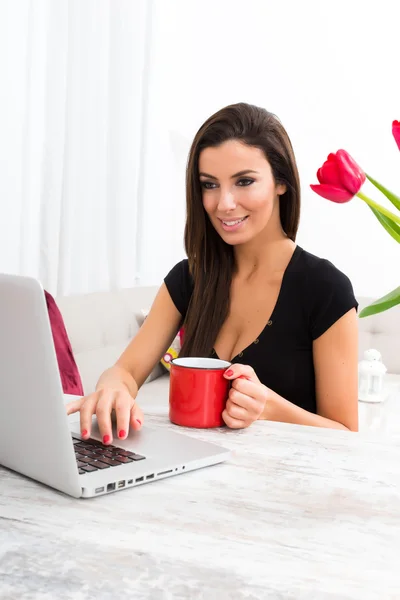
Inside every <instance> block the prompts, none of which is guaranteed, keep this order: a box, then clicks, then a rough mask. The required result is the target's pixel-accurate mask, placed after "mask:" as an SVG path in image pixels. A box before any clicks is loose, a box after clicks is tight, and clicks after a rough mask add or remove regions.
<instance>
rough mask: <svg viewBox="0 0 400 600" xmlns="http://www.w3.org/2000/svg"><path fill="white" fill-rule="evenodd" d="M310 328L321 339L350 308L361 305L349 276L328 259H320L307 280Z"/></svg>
mask: <svg viewBox="0 0 400 600" xmlns="http://www.w3.org/2000/svg"><path fill="white" fill-rule="evenodd" d="M307 287H308V290H307V292H308V298H309V302H310V328H311V337H312V339H313V340H316V339H317V338H319V337H320V336H321V335H322V334H323V333H325V331H327V330H328V329H329V327H331V326H332V325H333V324H334V323H336V321H338V320H339V319H340V318H341V317H343V315H345V314H346V313H347V312H348V311H349V310H351V309H352V308H355V309H356V310H357V308H358V302H357V300H356V298H355V296H354V292H353V286H352V284H351V281H350V279H349V278H348V277H347V275H345V274H344V273H342V272H341V271H339V269H337V268H336V267H335V266H334V265H333V264H332V263H331V262H329V261H328V260H320V261H319V262H318V265H315V267H314V268H313V269H312V272H311V273H310V276H309V279H308V286H307Z"/></svg>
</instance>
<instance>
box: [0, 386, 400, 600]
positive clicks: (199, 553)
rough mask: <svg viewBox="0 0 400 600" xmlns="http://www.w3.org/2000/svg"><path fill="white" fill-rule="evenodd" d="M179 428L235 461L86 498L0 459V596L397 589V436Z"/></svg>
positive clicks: (277, 594)
mask: <svg viewBox="0 0 400 600" xmlns="http://www.w3.org/2000/svg"><path fill="white" fill-rule="evenodd" d="M394 393H395V392H394ZM395 400H396V398H394V397H393V401H395ZM397 401H398V402H400V395H398V396H397ZM147 423H148V424H151V425H154V426H156V427H173V426H172V425H171V424H170V423H169V422H168V419H167V416H166V411H165V410H156V409H154V411H153V415H150V416H148V418H147ZM187 433H188V435H193V436H198V437H199V438H202V439H205V440H210V441H214V442H217V443H220V444H222V445H225V446H227V447H230V448H232V449H233V450H234V451H235V452H234V456H233V458H232V460H231V461H230V462H229V463H225V464H222V465H219V466H215V467H211V468H208V469H203V470H201V471H195V472H192V473H187V474H184V475H181V476H178V477H175V478H171V479H168V480H164V481H159V482H154V483H150V484H148V485H144V486H142V487H139V488H136V489H130V490H125V491H122V492H118V493H115V494H111V495H108V496H102V497H98V498H95V499H92V500H75V499H73V498H69V497H67V496H64V495H62V494H60V493H57V492H55V491H53V490H51V489H49V488H46V487H44V486H42V485H39V484H37V483H35V482H33V481H30V480H28V479H25V478H23V477H20V476H19V475H17V474H14V473H12V472H10V471H7V470H5V469H2V468H0V598H1V600H14V599H15V600H17V599H18V600H20V599H23V600H25V599H26V600H28V599H29V600H36V599H38V600H59V599H60V600H61V599H74V600H91V599H93V600H95V599H96V600H103V599H104V600H108V599H109V600H115V599H117V598H128V599H133V600H140V599H144V598H146V599H147V598H149V599H154V600H164V599H165V600H167V599H172V598H173V599H191V600H192V599H193V600H199V599H206V600H214V599H215V600H217V599H218V600H224V599H232V600H241V599H244V598H246V599H254V598H256V599H260V600H264V599H268V598H273V599H278V598H279V599H285V600H286V599H293V600H302V599H310V600H311V599H312V600H314V599H317V600H320V599H321V600H324V599H329V600H331V599H333V598H338V599H339V598H340V599H341V600H343V599H360V600H361V599H362V600H366V599H369V598H371V599H374V600H375V599H379V600H386V599H397V598H399V597H400V569H399V560H400V559H399V557H398V554H399V547H400V435H396V434H393V435H392V436H388V435H381V434H379V433H378V434H377V433H374V432H372V433H358V434H356V433H349V432H341V431H333V430H327V429H317V428H307V427H300V426H294V425H286V424H279V423H267V422H259V423H255V424H254V425H253V426H252V427H250V428H249V429H247V430H243V431H238V432H237V431H230V430H208V431H201V432H199V431H194V430H192V431H188V432H187Z"/></svg>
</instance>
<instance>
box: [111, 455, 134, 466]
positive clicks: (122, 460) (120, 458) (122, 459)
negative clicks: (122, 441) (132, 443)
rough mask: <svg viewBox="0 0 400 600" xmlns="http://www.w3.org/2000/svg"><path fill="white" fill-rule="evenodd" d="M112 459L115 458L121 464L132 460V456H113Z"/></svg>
mask: <svg viewBox="0 0 400 600" xmlns="http://www.w3.org/2000/svg"><path fill="white" fill-rule="evenodd" d="M114 460H117V461H118V462H119V463H121V464H127V463H131V462H133V458H131V457H130V456H114Z"/></svg>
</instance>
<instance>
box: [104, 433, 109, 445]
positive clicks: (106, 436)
mask: <svg viewBox="0 0 400 600" xmlns="http://www.w3.org/2000/svg"><path fill="white" fill-rule="evenodd" d="M109 441H110V436H109V435H104V436H103V444H107V442H109Z"/></svg>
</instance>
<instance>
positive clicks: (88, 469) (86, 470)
mask: <svg viewBox="0 0 400 600" xmlns="http://www.w3.org/2000/svg"><path fill="white" fill-rule="evenodd" d="M97 470H98V469H97V467H93V466H92V465H85V466H84V467H82V471H83V472H84V473H93V471H97Z"/></svg>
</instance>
